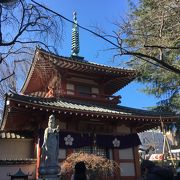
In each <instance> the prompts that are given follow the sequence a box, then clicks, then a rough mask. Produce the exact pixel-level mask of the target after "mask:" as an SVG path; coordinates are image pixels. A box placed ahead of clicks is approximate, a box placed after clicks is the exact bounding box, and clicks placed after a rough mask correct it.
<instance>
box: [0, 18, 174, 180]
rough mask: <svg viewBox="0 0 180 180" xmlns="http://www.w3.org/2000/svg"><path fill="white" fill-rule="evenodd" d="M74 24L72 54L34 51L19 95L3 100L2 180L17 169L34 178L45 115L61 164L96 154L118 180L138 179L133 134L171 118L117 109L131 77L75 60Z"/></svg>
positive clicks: (136, 139)
mask: <svg viewBox="0 0 180 180" xmlns="http://www.w3.org/2000/svg"><path fill="white" fill-rule="evenodd" d="M74 21H75V23H74V25H73V34H72V55H71V56H70V57H63V56H58V55H55V54H52V53H50V52H47V51H45V50H43V49H40V48H37V49H36V51H35V54H34V59H33V62H32V65H31V68H30V70H29V73H28V75H27V78H26V80H25V82H24V85H23V88H22V90H21V92H20V94H15V93H10V94H7V95H6V100H5V107H4V115H3V120H2V123H1V130H2V131H3V132H1V134H4V136H1V139H0V141H1V143H0V145H1V152H4V153H3V154H1V155H0V163H1V164H0V167H4V169H2V168H0V169H1V170H0V175H1V177H6V175H5V174H7V173H11V174H13V173H15V171H17V170H18V169H19V167H21V169H22V170H23V171H24V172H26V173H28V172H29V173H33V175H32V176H31V177H30V178H35V174H36V159H37V155H36V144H37V143H38V138H40V139H42V133H41V130H42V129H44V128H45V127H47V121H48V116H49V115H50V114H54V115H55V116H56V119H58V124H59V125H60V128H61V131H60V156H59V159H60V160H63V159H65V158H66V156H67V155H69V154H70V153H72V152H78V151H84V152H91V153H96V154H98V155H102V156H105V157H108V158H110V159H113V160H115V161H116V162H117V163H118V164H119V166H120V169H121V171H120V172H119V176H120V177H121V179H122V180H127V179H128V180H136V179H138V177H139V176H140V167H139V156H138V145H139V144H140V141H139V137H138V135H137V132H141V131H144V130H147V129H150V128H154V127H156V126H158V125H160V121H161V120H162V122H164V123H170V122H172V121H174V120H175V118H176V117H172V116H168V115H167V116H162V117H161V119H160V117H159V115H158V114H155V113H153V112H149V111H145V110H139V109H133V108H128V107H123V106H120V105H119V103H120V96H114V95H113V94H114V93H116V92H117V91H118V90H120V89H121V88H123V87H125V86H126V85H127V84H128V83H130V82H131V81H132V80H133V79H134V78H135V77H136V72H135V71H134V70H127V69H120V68H115V67H110V66H104V65H99V64H95V63H91V62H88V61H87V60H85V59H84V58H82V57H79V56H78V53H79V39H78V38H79V37H78V26H77V21H76V17H74ZM139 103H140V102H139ZM17 135H19V136H18V137H19V138H17ZM65 137H66V138H65ZM2 142H3V143H4V144H3V143H2ZM2 144H3V145H2ZM7 149H8V150H7ZM21 151H22V152H21ZM15 169H17V170H15Z"/></svg>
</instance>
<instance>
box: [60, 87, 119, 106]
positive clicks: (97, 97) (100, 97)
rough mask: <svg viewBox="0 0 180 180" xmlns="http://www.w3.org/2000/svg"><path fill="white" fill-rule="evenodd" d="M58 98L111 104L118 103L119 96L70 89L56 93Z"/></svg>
mask: <svg viewBox="0 0 180 180" xmlns="http://www.w3.org/2000/svg"><path fill="white" fill-rule="evenodd" d="M58 96H63V97H71V98H76V99H87V100H93V101H105V102H107V101H108V102H109V101H110V102H111V103H116V104H117V103H119V102H120V98H121V96H108V95H104V94H97V93H86V92H78V91H75V90H71V89H66V90H61V91H60V93H58Z"/></svg>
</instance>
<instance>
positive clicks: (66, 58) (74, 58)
mask: <svg viewBox="0 0 180 180" xmlns="http://www.w3.org/2000/svg"><path fill="white" fill-rule="evenodd" d="M37 50H39V51H40V52H43V53H46V54H48V55H51V56H54V57H56V58H61V59H65V60H69V61H72V62H73V61H74V62H79V63H83V64H86V65H92V66H98V67H99V68H108V69H111V70H117V71H119V70H123V71H129V72H133V73H135V70H133V69H124V68H119V67H114V66H108V65H103V64H98V63H95V62H91V61H87V60H84V58H82V57H79V58H78V56H70V57H67V56H60V55H57V54H54V53H52V52H48V51H46V50H45V49H42V48H38V49H37ZM55 63H57V61H56V60H55Z"/></svg>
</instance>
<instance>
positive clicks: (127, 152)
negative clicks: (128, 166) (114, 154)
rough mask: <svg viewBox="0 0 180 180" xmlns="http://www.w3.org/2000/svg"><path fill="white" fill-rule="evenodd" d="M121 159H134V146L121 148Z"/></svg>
mask: <svg viewBox="0 0 180 180" xmlns="http://www.w3.org/2000/svg"><path fill="white" fill-rule="evenodd" d="M119 159H126V160H127V159H130V160H133V159H134V156H133V150H132V148H127V149H120V150H119Z"/></svg>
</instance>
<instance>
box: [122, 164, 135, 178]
mask: <svg viewBox="0 0 180 180" xmlns="http://www.w3.org/2000/svg"><path fill="white" fill-rule="evenodd" d="M120 171H121V176H135V168H134V163H120Z"/></svg>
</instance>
